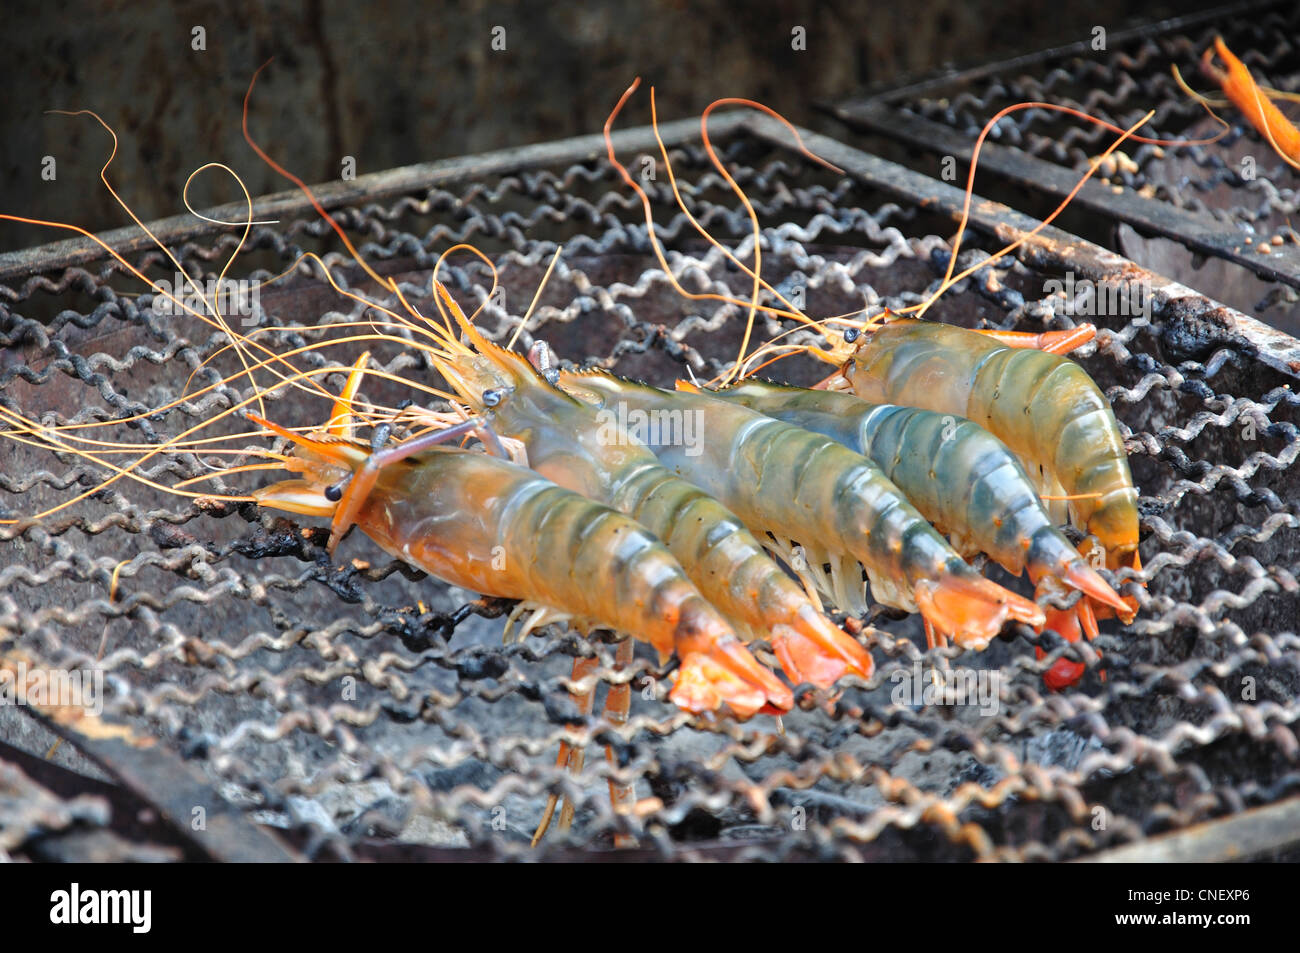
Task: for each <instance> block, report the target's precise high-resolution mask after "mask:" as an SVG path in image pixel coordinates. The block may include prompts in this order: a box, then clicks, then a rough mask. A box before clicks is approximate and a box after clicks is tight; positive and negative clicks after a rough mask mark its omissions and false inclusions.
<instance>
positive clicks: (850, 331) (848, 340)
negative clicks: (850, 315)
mask: <svg viewBox="0 0 1300 953" xmlns="http://www.w3.org/2000/svg"><path fill="white" fill-rule="evenodd" d="M861 333H862V332H861V331H859V330H858V329H857V328H845V329H844V343H845V344H852V343H853V342H854V341H856V340H857V339H858V335H860V334H861Z"/></svg>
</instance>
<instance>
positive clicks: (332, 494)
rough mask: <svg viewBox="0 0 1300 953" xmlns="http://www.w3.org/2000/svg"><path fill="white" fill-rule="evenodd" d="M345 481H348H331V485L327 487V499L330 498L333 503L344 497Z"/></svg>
mask: <svg viewBox="0 0 1300 953" xmlns="http://www.w3.org/2000/svg"><path fill="white" fill-rule="evenodd" d="M344 482H346V481H341V482H339V483H331V484H330V485H329V486H327V487H325V499H327V500H329V501H330V502H331V503H337V502H338V501H339V500H341V499H343V483H344Z"/></svg>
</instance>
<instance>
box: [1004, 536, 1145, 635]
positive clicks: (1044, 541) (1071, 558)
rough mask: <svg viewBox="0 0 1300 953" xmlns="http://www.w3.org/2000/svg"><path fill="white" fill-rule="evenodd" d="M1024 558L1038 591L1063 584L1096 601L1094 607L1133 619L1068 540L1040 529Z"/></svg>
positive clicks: (1117, 595)
mask: <svg viewBox="0 0 1300 953" xmlns="http://www.w3.org/2000/svg"><path fill="white" fill-rule="evenodd" d="M1025 562H1026V568H1027V569H1028V570H1029V578H1030V579H1031V580H1033V582H1034V585H1035V586H1036V587H1037V588H1038V590H1039V592H1040V593H1041V592H1042V591H1043V590H1044V589H1051V588H1052V587H1054V586H1055V587H1057V588H1059V587H1060V586H1061V585H1064V586H1066V587H1068V588H1070V589H1077V590H1078V591H1079V592H1082V593H1083V594H1084V595H1085V596H1087V597H1088V598H1089V599H1090V600H1091V601H1092V602H1093V603H1094V604H1095V605H1094V608H1095V609H1101V610H1102V611H1103V612H1105V611H1106V610H1110V612H1108V613H1107V614H1110V613H1113V614H1115V615H1117V616H1119V617H1120V618H1121V619H1123V620H1124V621H1125V622H1129V621H1132V614H1133V613H1132V610H1131V608H1130V606H1129V604H1128V603H1127V602H1125V601H1124V599H1123V598H1122V597H1121V596H1120V594H1119V593H1117V592H1116V591H1115V590H1114V589H1113V588H1111V585H1110V583H1108V582H1107V581H1106V580H1105V579H1103V578H1102V577H1101V574H1100V573H1098V572H1097V571H1096V570H1095V569H1093V568H1092V566H1090V565H1088V563H1087V562H1086V561H1085V560H1084V559H1083V558H1082V557H1081V556H1080V554H1079V552H1078V550H1076V549H1075V548H1074V547H1073V546H1071V545H1070V544H1069V541H1068V540H1065V539H1063V538H1061V537H1060V536H1058V535H1056V534H1055V533H1054V532H1053V533H1047V532H1043V533H1039V534H1037V535H1036V536H1035V537H1034V539H1033V542H1032V544H1031V545H1030V548H1029V553H1028V554H1027V556H1026V559H1025Z"/></svg>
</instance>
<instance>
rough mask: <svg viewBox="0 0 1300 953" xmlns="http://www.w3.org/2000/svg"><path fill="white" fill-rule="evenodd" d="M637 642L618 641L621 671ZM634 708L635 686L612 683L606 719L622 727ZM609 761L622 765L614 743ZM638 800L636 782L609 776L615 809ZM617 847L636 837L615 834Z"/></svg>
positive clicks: (612, 765)
mask: <svg viewBox="0 0 1300 953" xmlns="http://www.w3.org/2000/svg"><path fill="white" fill-rule="evenodd" d="M635 651H636V646H634V645H633V644H632V640H631V639H624V640H623V641H622V642H620V643H619V644H618V650H617V652H616V653H615V655H614V665H615V668H616V669H617V670H618V671H622V670H623V669H625V668H627V667H628V666H629V665H631V664H632V658H633V655H634V654H635ZM631 712H632V686H631V684H629V683H626V682H625V683H623V684H622V685H610V686H609V692H608V694H606V695H605V710H604V715H605V720H606V721H608V722H609V723H610V724H611V725H613V726H614V727H615V728H622V727H623V726H624V725H626V724H627V721H628V717H629V715H630V714H631ZM605 761H606V762H607V763H608V764H609V766H610V768H611V769H617V768H618V757H617V755H616V754H615V753H614V746H613V745H605ZM635 800H636V786H635V784H619V783H618V781H617V780H616V779H615V778H614V776H613V775H610V778H609V803H610V804H611V805H612V806H613V808H614V813H615V814H619V813H622V812H624V811H626V810H628V809H629V808H630V807H631V805H632V803H633V802H634V801H635ZM614 846H615V847H635V846H636V838H635V837H633V836H632V835H630V834H615V835H614Z"/></svg>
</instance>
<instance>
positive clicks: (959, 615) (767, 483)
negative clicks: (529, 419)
mask: <svg viewBox="0 0 1300 953" xmlns="http://www.w3.org/2000/svg"><path fill="white" fill-rule="evenodd" d="M560 384H561V386H562V387H564V388H565V389H567V390H570V391H571V392H574V393H577V394H580V395H585V396H587V397H589V398H590V399H592V400H594V401H595V402H597V404H598V405H599V406H600V407H601V408H602V409H604V410H607V411H613V412H618V411H619V410H620V409H621V410H622V412H625V413H632V412H637V413H641V414H647V415H654V414H661V413H664V412H680V413H683V414H696V415H698V416H699V419H700V420H701V421H702V423H701V429H702V436H703V439H701V440H700V441H698V442H697V445H695V446H685V445H683V444H682V443H681V442H667V443H666V442H663V441H660V442H658V443H654V444H651V445H650V448H651V449H652V450H653V451H654V452H655V454H656V455H657V456H658V457H659V459H660V460H661V461H662V462H663V463H664V465H665V466H667V467H668V468H669V469H671V470H674V471H675V472H677V473H679V474H680V475H682V476H683V477H684V478H685V479H687V480H689V481H690V482H692V483H694V484H696V485H697V486H699V487H701V488H702V489H704V490H705V491H706V492H708V493H709V494H710V495H711V496H714V497H716V498H717V499H719V500H721V501H722V502H723V503H724V504H726V505H727V506H728V507H730V508H731V509H732V510H733V511H735V512H736V513H737V514H738V515H739V516H740V518H741V519H743V520H744V521H745V522H746V524H748V525H749V526H750V528H751V529H753V530H754V531H755V532H761V533H770V534H771V535H772V536H773V537H775V538H776V540H777V541H778V546H779V547H780V551H781V552H782V554H783V555H784V556H785V557H786V559H787V560H788V561H789V562H790V563H791V565H792V566H794V567H795V568H796V569H797V570H799V571H801V573H802V574H804V575H806V576H809V577H811V578H812V580H813V582H814V583H815V584H816V585H817V586H818V588H819V589H820V590H821V591H822V592H824V593H825V594H826V595H827V596H828V597H829V598H831V599H833V600H834V601H835V602H836V603H838V604H839V605H840V606H842V607H844V608H846V609H852V610H854V611H862V610H863V609H865V602H864V599H863V593H862V585H861V581H860V580H861V575H860V570H859V564H860V565H861V567H862V568H865V570H866V572H867V576H868V579H869V580H870V583H871V592H872V595H873V596H874V597H875V598H876V599H877V600H878V601H880V602H883V603H886V604H888V605H892V606H896V607H898V608H902V609H906V610H908V611H911V612H915V611H918V610H919V611H920V612H921V615H922V616H923V617H924V619H925V622H926V628H927V634H928V635H929V637H930V640H931V642H932V643H934V642H936V641H939V640H941V639H942V638H943V637H945V636H952V637H953V638H954V639H955V640H956V641H957V642H958V644H960V645H962V646H963V647H970V648H983V647H984V646H985V645H987V643H988V641H989V640H990V639H992V638H993V637H994V636H996V635H997V634H998V632H999V631H1001V629H1002V626H1003V624H1004V623H1006V622H1007V621H1009V620H1012V619H1015V620H1019V621H1021V622H1027V623H1030V624H1031V625H1041V624H1042V622H1043V613H1042V611H1041V610H1040V609H1039V608H1038V606H1037V605H1035V604H1034V603H1032V602H1030V601H1028V600H1026V599H1024V598H1022V597H1020V596H1018V595H1016V594H1014V593H1012V592H1008V591H1007V590H1005V589H1003V588H1002V587H1001V586H999V585H997V584H996V583H993V582H991V581H989V580H987V579H985V578H984V577H982V576H981V575H979V573H977V572H975V570H973V569H971V567H970V566H968V565H967V564H966V563H965V562H964V561H963V560H962V558H961V557H960V556H959V555H958V554H957V553H956V552H955V551H954V550H953V549H952V547H951V546H949V545H948V543H947V541H946V540H944V538H943V537H942V536H940V535H939V534H938V533H937V532H936V531H935V530H934V528H933V527H932V526H931V525H930V524H929V523H928V522H927V521H926V520H925V518H924V517H922V516H921V514H920V513H918V512H917V511H916V509H915V508H914V507H913V506H912V505H911V504H910V503H909V502H908V501H907V498H906V497H905V496H904V495H903V494H902V493H901V492H900V491H899V490H898V488H897V487H895V486H894V485H893V484H892V483H891V482H889V480H888V479H886V478H885V476H884V474H882V473H881V472H880V470H879V468H877V467H876V466H875V465H874V464H873V463H872V462H871V461H870V460H868V459H867V458H865V457H863V456H861V455H860V454H857V453H854V452H852V451H851V450H849V449H847V448H846V447H843V446H841V445H840V444H838V443H836V442H835V441H834V440H830V439H828V438H826V437H823V436H821V435H820V434H815V433H812V432H810V431H807V430H803V429H801V428H799V427H794V426H791V425H790V424H786V423H782V422H780V421H777V420H773V419H772V418H770V417H766V416H764V415H762V414H759V413H757V412H755V411H752V410H749V409H748V408H746V407H740V406H736V405H735V404H731V403H727V402H725V401H721V400H717V399H715V398H713V397H709V396H705V395H702V394H687V393H671V392H665V391H661V390H658V389H656V388H653V387H650V386H648V385H645V384H638V383H635V382H633V381H626V380H622V379H620V378H616V377H612V376H610V375H608V374H605V373H600V372H586V373H580V374H579V373H565V374H561V375H560ZM795 542H797V543H798V544H799V545H801V546H802V553H798V552H795V550H794V546H793V544H794V543H795ZM800 556H802V557H803V558H800ZM824 564H829V565H830V567H831V574H830V577H829V578H827V577H826V575H825V573H824V572H823V571H822V570H821V567H822V566H823V565H824Z"/></svg>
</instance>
